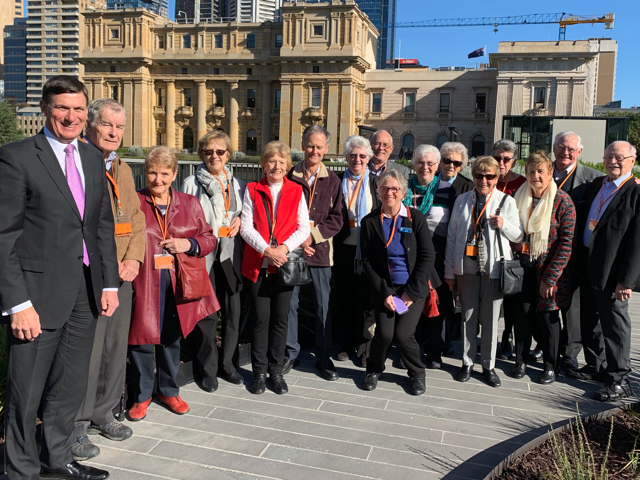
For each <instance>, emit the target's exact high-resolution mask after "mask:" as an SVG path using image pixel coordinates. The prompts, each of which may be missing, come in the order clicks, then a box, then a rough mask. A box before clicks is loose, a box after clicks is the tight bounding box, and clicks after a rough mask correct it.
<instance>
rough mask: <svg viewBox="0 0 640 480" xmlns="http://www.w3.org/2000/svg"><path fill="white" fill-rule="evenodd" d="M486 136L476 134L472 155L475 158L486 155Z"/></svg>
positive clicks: (472, 144)
mask: <svg viewBox="0 0 640 480" xmlns="http://www.w3.org/2000/svg"><path fill="white" fill-rule="evenodd" d="M484 144H485V141H484V137H483V136H482V135H476V136H475V137H473V139H472V140H471V156H472V157H474V158H477V157H480V156H482V155H484Z"/></svg>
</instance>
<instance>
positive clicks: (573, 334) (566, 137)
mask: <svg viewBox="0 0 640 480" xmlns="http://www.w3.org/2000/svg"><path fill="white" fill-rule="evenodd" d="M581 154H582V139H581V138H580V135H578V134H577V133H575V132H561V133H559V134H558V135H556V138H555V140H554V141H553V155H554V157H555V160H554V162H553V179H554V181H555V182H556V185H557V186H558V188H559V189H561V190H564V191H565V192H567V193H568V194H569V195H570V196H571V200H573V203H574V205H578V204H579V203H580V202H581V201H582V200H583V199H584V196H585V194H586V192H587V189H588V187H589V186H590V184H591V182H592V181H593V180H595V179H596V178H598V177H602V176H603V175H604V174H603V173H602V172H600V171H598V170H596V169H594V168H590V167H585V166H584V165H582V164H581V163H579V162H578V158H580V155H581ZM569 268H570V269H571V270H572V272H573V275H572V279H571V280H572V282H571V287H572V290H573V297H572V300H571V306H570V307H569V308H568V309H565V310H563V311H562V333H561V337H560V338H561V339H560V352H561V354H562V356H563V363H564V367H565V369H566V371H567V374H568V375H573V374H575V372H576V370H577V368H578V360H577V357H578V354H579V353H580V350H582V343H581V341H580V280H579V274H578V267H577V264H576V262H575V261H571V260H570V266H569Z"/></svg>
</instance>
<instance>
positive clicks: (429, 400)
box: [92, 293, 640, 480]
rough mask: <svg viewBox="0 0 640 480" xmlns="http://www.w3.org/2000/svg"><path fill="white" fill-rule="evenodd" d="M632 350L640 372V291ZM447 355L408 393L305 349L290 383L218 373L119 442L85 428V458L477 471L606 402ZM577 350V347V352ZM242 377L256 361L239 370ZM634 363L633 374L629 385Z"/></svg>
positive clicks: (238, 473) (132, 465) (427, 477)
mask: <svg viewBox="0 0 640 480" xmlns="http://www.w3.org/2000/svg"><path fill="white" fill-rule="evenodd" d="M630 313H631V317H632V320H633V322H634V329H633V332H634V333H633V338H632V361H633V367H634V371H635V372H639V371H640V366H639V365H638V362H639V360H640V355H639V349H640V294H638V293H636V294H634V295H633V298H632V302H631V306H630ZM460 358H461V355H460V345H458V346H457V354H456V357H454V358H451V359H445V362H446V363H445V364H444V365H443V368H444V369H443V370H441V371H427V393H426V394H425V395H423V396H421V397H414V396H412V395H410V394H409V393H408V392H409V381H408V378H407V376H406V373H405V372H404V371H401V370H398V369H396V368H394V367H393V366H392V362H391V360H389V361H388V363H387V370H386V372H385V374H384V375H383V376H382V377H381V380H380V382H379V384H378V388H377V389H376V390H375V391H373V392H366V391H364V390H362V389H361V382H362V377H363V376H364V372H363V369H361V368H358V367H356V366H354V365H353V364H352V363H351V362H336V366H337V368H338V372H339V374H340V377H341V378H340V380H338V381H337V382H327V381H325V380H323V379H322V378H321V377H320V376H319V375H317V374H316V373H315V369H314V361H313V357H312V356H311V355H310V354H308V353H303V355H302V358H301V360H302V362H301V365H300V367H298V369H296V370H293V371H292V372H291V373H290V374H289V375H287V377H286V379H287V382H288V384H289V388H290V392H289V394H287V395H283V396H277V395H275V394H274V393H273V392H272V391H270V390H267V392H266V393H265V394H263V395H259V396H255V395H252V394H251V393H250V392H249V391H248V390H247V387H246V386H235V385H231V384H229V383H226V382H225V381H223V380H220V388H219V389H218V391H217V392H215V393H213V394H210V393H206V392H204V391H202V390H200V389H199V388H198V387H197V386H196V385H195V384H191V385H189V386H187V387H184V388H182V389H181V396H182V398H183V399H184V400H186V401H187V402H188V403H189V405H190V406H191V412H190V413H189V414H187V415H184V416H177V415H174V414H172V413H170V412H169V411H167V410H166V409H164V408H163V407H161V406H160V405H158V404H156V403H152V405H151V407H150V408H149V413H148V415H147V418H146V419H145V420H143V421H141V422H138V423H134V424H131V423H130V425H131V426H132V427H133V429H134V436H133V437H132V438H131V439H130V440H127V441H126V442H123V443H117V442H111V441H109V440H106V439H103V438H101V437H92V438H94V439H96V443H97V444H98V445H99V446H100V448H101V450H102V453H101V454H100V456H99V457H96V458H95V461H94V462H93V463H92V464H93V465H95V466H99V467H103V468H107V469H108V470H109V471H110V472H111V478H112V479H114V480H125V479H126V480H129V479H136V480H144V479H157V478H163V479H180V480H182V479H184V480H197V479H212V480H217V479H242V480H246V479H262V478H273V479H287V480H301V479H304V480H306V479H314V480H315V479H323V480H324V479H332V480H339V479H357V478H375V479H383V480H414V479H415V480H432V479H441V478H445V479H483V478H484V477H485V475H487V474H488V473H489V472H490V471H491V470H492V469H493V467H494V466H495V465H497V464H498V463H499V462H500V461H502V460H503V459H504V458H505V456H507V455H508V454H509V453H512V452H513V451H515V450H516V449H517V448H519V447H520V446H521V445H523V444H525V443H527V442H528V441H530V440H532V439H533V438H535V437H536V436H537V435H539V434H540V433H543V432H544V431H546V429H547V428H548V425H549V423H550V422H551V423H554V422H557V421H561V420H564V419H567V418H569V417H572V416H573V415H575V413H576V403H579V408H580V412H581V413H583V414H589V413H596V412H598V411H603V410H606V409H608V408H611V406H610V405H605V404H601V403H599V402H595V401H592V400H591V395H592V393H593V392H594V391H595V390H597V389H598V388H599V384H596V383H591V382H580V381H577V380H574V379H571V378H565V377H562V376H561V377H560V378H559V379H558V381H557V382H556V383H555V384H553V385H551V386H547V387H544V386H541V385H538V384H536V383H535V379H536V377H537V375H538V374H539V373H540V371H541V370H540V365H541V364H537V365H534V366H533V367H529V368H528V371H527V376H526V377H525V378H523V379H521V380H514V379H512V378H510V377H509V376H508V372H509V371H510V369H511V362H501V361H498V365H497V372H498V374H499V375H500V378H501V379H502V387H501V388H498V389H494V388H491V387H489V386H487V385H486V384H485V383H484V381H483V378H482V375H481V373H480V368H479V365H477V364H476V373H475V374H474V376H473V377H472V379H471V380H470V381H469V382H468V383H464V384H462V383H459V382H457V381H455V380H454V376H455V373H456V372H457V370H458V369H459V366H460V364H461V360H460ZM580 360H581V361H582V360H583V359H582V358H581V359H580ZM242 373H243V375H244V377H245V383H246V384H247V385H249V384H250V381H251V372H250V370H248V369H247V368H246V367H245V368H244V369H243V370H242ZM636 381H637V374H636V376H634V383H635V388H636V391H638V389H639V388H640V387H638V384H637V382H636Z"/></svg>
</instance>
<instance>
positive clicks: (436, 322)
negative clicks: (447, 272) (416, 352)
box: [416, 283, 454, 363]
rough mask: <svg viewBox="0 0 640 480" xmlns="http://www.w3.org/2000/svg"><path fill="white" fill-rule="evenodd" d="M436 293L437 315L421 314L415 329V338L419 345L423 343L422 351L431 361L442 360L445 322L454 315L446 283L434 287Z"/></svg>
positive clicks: (450, 295)
mask: <svg viewBox="0 0 640 480" xmlns="http://www.w3.org/2000/svg"><path fill="white" fill-rule="evenodd" d="M436 292H437V293H438V301H439V303H438V311H439V312H440V315H438V316H437V317H427V316H426V315H424V314H423V315H422V316H421V317H420V322H419V323H418V327H417V329H416V340H417V341H418V344H419V345H422V344H424V353H425V354H426V355H427V358H428V359H429V360H430V361H432V362H438V363H441V362H442V350H443V348H444V342H445V338H446V336H447V335H446V333H447V322H448V321H449V320H448V319H449V318H453V317H454V308H453V307H454V306H453V295H452V293H451V290H449V285H447V284H446V283H444V284H442V285H440V286H439V287H438V288H436Z"/></svg>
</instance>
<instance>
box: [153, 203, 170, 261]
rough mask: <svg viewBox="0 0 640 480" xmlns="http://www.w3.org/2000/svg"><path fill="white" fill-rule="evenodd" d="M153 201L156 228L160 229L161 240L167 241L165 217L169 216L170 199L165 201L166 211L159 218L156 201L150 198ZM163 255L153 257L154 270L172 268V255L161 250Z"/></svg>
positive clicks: (158, 254)
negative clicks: (156, 222)
mask: <svg viewBox="0 0 640 480" xmlns="http://www.w3.org/2000/svg"><path fill="white" fill-rule="evenodd" d="M151 199H152V200H153V213H155V215H156V220H158V226H159V227H160V232H161V233H162V240H166V239H167V229H168V223H167V217H168V216H169V204H170V203H171V197H169V200H168V201H167V209H166V210H165V214H164V215H163V216H162V218H161V217H160V212H159V209H158V205H156V199H155V198H154V197H151ZM162 252H163V253H157V254H155V255H154V256H153V264H154V267H155V269H156V270H164V269H168V268H173V262H174V258H173V255H170V254H168V253H165V250H164V248H163V249H162Z"/></svg>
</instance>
